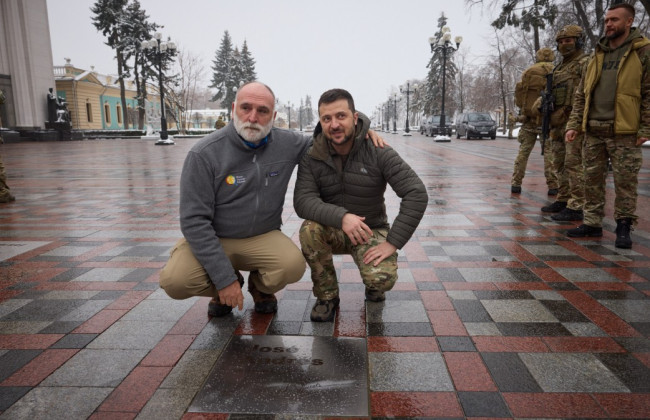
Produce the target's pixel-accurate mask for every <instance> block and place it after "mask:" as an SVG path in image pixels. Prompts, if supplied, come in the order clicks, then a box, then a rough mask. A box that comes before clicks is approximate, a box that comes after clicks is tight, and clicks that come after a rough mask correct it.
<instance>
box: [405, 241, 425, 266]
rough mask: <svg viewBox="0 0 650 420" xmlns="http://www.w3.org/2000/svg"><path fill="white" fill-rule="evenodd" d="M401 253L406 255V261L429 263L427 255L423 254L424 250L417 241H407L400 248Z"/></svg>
mask: <svg viewBox="0 0 650 420" xmlns="http://www.w3.org/2000/svg"><path fill="white" fill-rule="evenodd" d="M402 253H403V254H406V260H407V261H429V257H428V256H427V253H426V252H424V248H422V244H421V243H420V241H418V240H414V239H411V240H410V241H408V242H407V243H406V245H404V247H403V248H402Z"/></svg>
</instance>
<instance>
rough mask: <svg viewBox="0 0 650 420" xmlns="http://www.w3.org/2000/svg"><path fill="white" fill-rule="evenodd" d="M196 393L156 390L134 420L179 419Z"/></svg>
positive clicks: (176, 389) (180, 389)
mask: <svg viewBox="0 0 650 420" xmlns="http://www.w3.org/2000/svg"><path fill="white" fill-rule="evenodd" d="M195 392H196V391H194V390H191V389H184V388H173V389H158V390H156V392H155V393H154V394H153V396H152V397H151V399H149V401H147V404H146V405H145V406H144V407H143V408H142V410H141V411H140V413H138V416H137V417H136V420H160V419H180V418H182V417H183V414H184V413H185V409H186V407H187V406H189V405H190V403H191V402H192V398H194V394H195Z"/></svg>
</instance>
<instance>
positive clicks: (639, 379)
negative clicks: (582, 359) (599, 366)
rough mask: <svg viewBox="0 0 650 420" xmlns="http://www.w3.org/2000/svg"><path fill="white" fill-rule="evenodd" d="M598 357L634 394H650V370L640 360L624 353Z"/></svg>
mask: <svg viewBox="0 0 650 420" xmlns="http://www.w3.org/2000/svg"><path fill="white" fill-rule="evenodd" d="M596 357H598V359H599V360H600V361H601V362H602V363H603V364H604V365H605V366H607V368H608V369H609V370H610V371H611V372H613V373H614V374H615V375H616V376H617V377H618V379H620V380H621V382H623V383H624V384H625V386H627V387H628V388H629V389H630V391H632V392H645V393H648V392H650V368H648V367H647V366H646V365H644V364H643V363H641V361H640V360H639V359H637V358H636V357H634V356H632V355H630V354H623V353H601V354H597V355H596Z"/></svg>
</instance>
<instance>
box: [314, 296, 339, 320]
mask: <svg viewBox="0 0 650 420" xmlns="http://www.w3.org/2000/svg"><path fill="white" fill-rule="evenodd" d="M340 301H341V300H340V299H339V298H338V297H335V298H334V299H330V300H321V299H318V300H317V301H316V304H315V305H314V307H313V308H312V310H311V315H310V316H309V318H311V320H312V321H314V322H329V321H332V320H334V314H335V313H336V308H338V307H339V302H340Z"/></svg>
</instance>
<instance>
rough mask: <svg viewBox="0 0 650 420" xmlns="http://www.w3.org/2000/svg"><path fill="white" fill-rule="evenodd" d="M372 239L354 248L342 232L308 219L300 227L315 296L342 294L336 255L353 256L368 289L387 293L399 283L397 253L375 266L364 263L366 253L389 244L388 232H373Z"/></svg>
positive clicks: (379, 230) (328, 297) (302, 244)
mask: <svg viewBox="0 0 650 420" xmlns="http://www.w3.org/2000/svg"><path fill="white" fill-rule="evenodd" d="M372 233H373V235H372V238H370V240H369V241H368V243H366V244H360V245H352V242H350V238H348V236H347V235H346V234H345V233H344V232H343V231H342V230H341V229H336V228H333V227H330V226H324V225H321V224H320V223H317V222H314V221H312V220H305V221H304V222H303V224H302V226H301V227H300V245H301V248H302V254H303V255H304V256H305V259H306V260H307V264H308V265H309V268H311V280H312V282H313V283H314V286H313V291H314V296H316V297H317V298H318V299H327V300H330V299H333V298H335V297H337V296H338V295H339V286H338V282H337V279H336V269H335V268H334V261H333V255H335V254H350V255H351V256H352V259H353V260H354V262H355V264H356V265H357V267H359V272H360V274H361V279H362V280H363V283H364V284H365V285H366V288H368V289H372V290H380V291H382V292H385V291H387V290H390V289H392V288H393V286H394V285H395V282H396V281H397V252H396V253H394V254H393V255H391V256H390V257H388V258H386V259H385V260H383V261H382V262H381V263H379V264H378V265H377V266H376V267H374V266H373V265H372V264H364V262H363V254H364V253H365V252H366V251H367V250H368V249H370V248H372V247H373V246H377V245H378V244H380V243H382V242H385V241H386V235H388V229H373V231H372Z"/></svg>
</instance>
